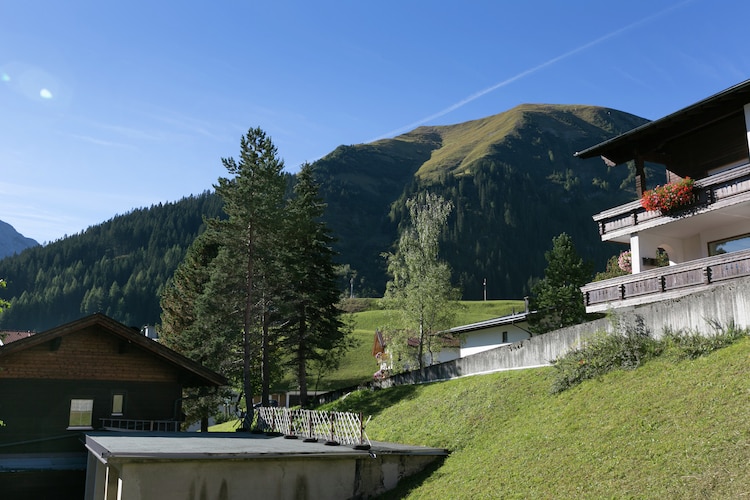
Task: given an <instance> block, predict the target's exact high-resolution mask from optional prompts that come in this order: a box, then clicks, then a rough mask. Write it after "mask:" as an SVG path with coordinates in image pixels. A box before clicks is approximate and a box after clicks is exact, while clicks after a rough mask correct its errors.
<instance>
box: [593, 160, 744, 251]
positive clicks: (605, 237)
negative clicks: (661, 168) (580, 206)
mask: <svg viewBox="0 0 750 500" xmlns="http://www.w3.org/2000/svg"><path fill="white" fill-rule="evenodd" d="M695 192H696V195H697V203H696V204H695V206H693V207H692V208H691V210H689V211H688V212H686V213H689V214H690V215H691V216H698V217H696V218H693V217H690V226H689V227H690V230H691V231H692V232H695V233H698V232H700V228H701V227H710V226H716V225H721V224H724V223H730V221H731V217H732V216H733V215H734V214H733V211H734V212H741V213H744V214H746V213H747V206H746V205H748V204H750V164H746V165H742V166H739V167H735V168H732V169H729V170H726V171H724V172H721V173H718V174H715V175H711V176H709V177H705V178H703V179H700V180H696V181H695ZM720 209H723V210H720ZM722 218H726V221H724V220H722ZM676 219H687V218H686V217H684V214H681V215H674V216H672V215H662V214H661V213H659V212H648V211H646V210H645V209H644V208H643V207H641V202H640V200H636V201H633V202H630V203H627V204H625V205H620V206H619V207H615V208H612V209H609V210H605V211H603V212H600V213H599V214H597V215H595V216H594V221H596V223H597V225H598V227H599V234H600V235H601V237H602V241H619V242H623V243H625V242H628V241H629V239H630V235H631V234H633V233H638V232H640V231H645V230H648V229H651V228H656V227H658V226H661V225H663V224H667V223H671V222H674V221H675V220H676ZM686 226H687V224H681V225H678V226H673V227H674V229H672V230H675V229H679V228H680V227H686Z"/></svg>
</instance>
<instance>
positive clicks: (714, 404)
mask: <svg viewBox="0 0 750 500" xmlns="http://www.w3.org/2000/svg"><path fill="white" fill-rule="evenodd" d="M748 359H750V338H745V339H743V340H741V341H739V342H738V343H736V344H734V345H732V346H730V347H727V348H724V349H721V350H719V351H716V352H713V353H711V354H710V355H708V356H705V357H701V358H698V359H695V360H692V361H676V360H674V359H670V358H659V359H656V360H654V361H650V362H648V363H646V364H645V365H644V366H642V367H640V368H638V369H636V370H632V371H616V372H613V373H610V374H608V375H605V376H603V377H600V378H599V379H596V380H590V381H587V382H584V383H583V384H581V385H580V386H577V387H575V388H573V389H571V390H568V391H565V392H564V393H562V394H559V395H552V394H550V392H549V389H550V375H551V373H552V369H551V368H541V369H529V370H521V371H509V372H502V373H496V374H491V375H479V376H474V377H466V378H463V379H457V380H454V381H449V382H439V383H434V384H425V385H420V386H401V387H395V388H391V389H385V390H381V391H376V392H367V391H360V392H357V393H353V394H350V395H349V396H348V397H347V398H346V399H344V400H342V401H340V402H339V403H337V404H336V406H335V408H336V409H340V410H347V411H363V412H364V413H365V415H373V418H372V420H371V421H370V423H369V424H368V427H367V433H368V436H369V437H370V439H372V440H381V441H392V442H402V443H408V444H414V445H425V446H435V447H444V448H447V449H449V450H450V451H451V455H450V456H449V457H448V458H447V459H446V461H445V462H444V463H443V464H442V465H441V466H439V467H438V468H436V469H435V470H434V471H430V472H429V473H426V474H424V475H422V476H421V477H419V478H417V480H416V481H413V482H411V483H410V484H408V485H405V486H404V487H403V488H401V489H400V491H399V492H395V493H392V494H390V495H389V498H435V497H439V498H741V497H744V496H747V494H748V493H749V492H750V475H748V474H747V464H748V463H750V430H749V429H748V426H747V402H748V395H750V376H749V375H750V364H748Z"/></svg>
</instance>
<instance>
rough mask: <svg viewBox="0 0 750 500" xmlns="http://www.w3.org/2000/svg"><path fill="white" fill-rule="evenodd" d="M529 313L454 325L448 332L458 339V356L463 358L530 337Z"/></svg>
mask: <svg viewBox="0 0 750 500" xmlns="http://www.w3.org/2000/svg"><path fill="white" fill-rule="evenodd" d="M528 319H529V313H528V311H526V312H521V313H514V314H510V315H507V316H501V317H499V318H493V319H488V320H486V321H479V322H477V323H471V324H468V325H462V326H456V327H453V328H451V329H450V330H448V333H449V334H450V335H452V336H454V337H458V338H459V339H460V340H459V346H460V350H459V356H458V357H460V358H465V357H466V356H471V355H472V354H477V353H479V352H482V351H487V350H489V349H495V348H497V347H502V346H506V345H510V344H512V343H514V342H520V341H521V340H526V339H528V338H531V332H530V331H529V323H528Z"/></svg>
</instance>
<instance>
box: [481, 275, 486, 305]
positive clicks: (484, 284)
mask: <svg viewBox="0 0 750 500" xmlns="http://www.w3.org/2000/svg"><path fill="white" fill-rule="evenodd" d="M482 285H483V286H484V301H485V302H487V278H484V281H483V282H482Z"/></svg>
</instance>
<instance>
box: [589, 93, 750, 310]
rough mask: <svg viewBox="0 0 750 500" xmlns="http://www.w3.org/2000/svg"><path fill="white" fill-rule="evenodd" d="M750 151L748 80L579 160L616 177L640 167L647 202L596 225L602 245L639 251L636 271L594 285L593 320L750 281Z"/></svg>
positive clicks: (606, 214) (609, 213)
mask: <svg viewBox="0 0 750 500" xmlns="http://www.w3.org/2000/svg"><path fill="white" fill-rule="evenodd" d="M749 141H750V80H747V81H745V82H742V83H740V84H738V85H735V86H733V87H731V88H729V89H726V90H724V91H722V92H719V93H718V94H715V95H713V96H711V97H708V98H706V99H704V100H702V101H700V102H697V103H695V104H693V105H691V106H688V107H686V108H684V109H681V110H679V111H677V112H675V113H672V114H670V115H668V116H665V117H663V118H661V119H658V120H655V121H653V122H650V123H648V124H645V125H642V126H640V127H638V128H636V129H633V130H631V131H629V132H626V133H624V134H621V135H619V136H617V137H615V138H613V139H610V140H608V141H605V142H602V143H600V144H597V145H595V146H592V147H590V148H588V149H586V150H584V151H580V152H578V153H576V156H577V157H579V158H584V159H585V158H593V157H597V156H599V157H601V158H602V159H603V160H604V162H605V163H606V165H607V166H609V167H612V166H615V165H620V164H625V163H628V162H633V164H634V167H635V184H636V192H637V196H638V199H636V200H634V201H632V202H630V203H627V204H625V205H621V206H618V207H613V208H611V209H609V210H605V211H603V212H601V213H599V214H596V215H594V217H593V218H594V221H595V222H596V224H597V226H598V228H599V233H600V235H601V239H602V241H610V242H619V243H622V244H623V245H624V249H629V251H630V260H631V262H632V264H631V266H632V271H631V273H630V274H629V275H626V276H621V277H617V278H611V279H607V280H603V281H598V282H594V283H589V284H587V285H585V286H584V287H583V288H582V291H583V294H584V297H585V302H586V310H587V312H600V311H605V310H607V309H610V308H618V307H624V306H637V305H640V304H646V303H649V302H655V301H661V300H664V299H672V298H678V297H680V296H683V295H686V294H691V293H695V292H698V291H704V290H708V289H710V288H711V287H713V286H715V285H716V284H718V283H726V282H729V281H730V280H734V279H737V278H743V277H748V276H750V154H749V153H748V151H749V147H748V142H749ZM646 162H648V163H649V164H658V165H661V166H663V167H664V171H665V173H666V176H665V178H664V179H663V180H662V179H655V180H652V179H648V180H647V179H646V176H645V172H646V169H645V164H646ZM619 168H626V167H625V166H622V167H619ZM647 184H648V185H647ZM656 184H661V185H663V186H658V188H657V189H656V190H653V189H652V190H651V191H649V190H648V189H647V188H648V187H651V188H654V187H657V186H655V185H656ZM663 264H667V265H663Z"/></svg>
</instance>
